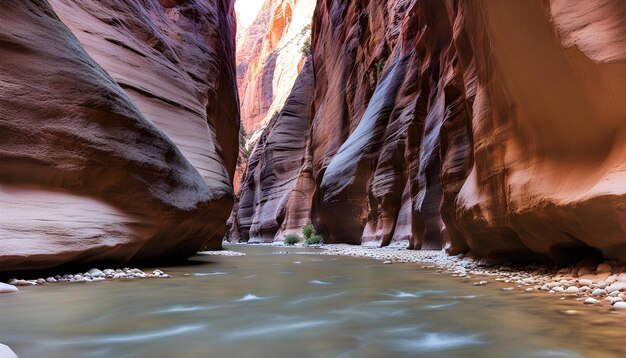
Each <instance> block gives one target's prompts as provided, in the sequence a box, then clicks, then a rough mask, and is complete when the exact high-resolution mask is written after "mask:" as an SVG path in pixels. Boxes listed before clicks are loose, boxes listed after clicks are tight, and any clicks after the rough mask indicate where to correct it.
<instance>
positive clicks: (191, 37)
mask: <svg viewBox="0 0 626 358" xmlns="http://www.w3.org/2000/svg"><path fill="white" fill-rule="evenodd" d="M0 17H1V19H2V21H0V73H2V75H0V76H1V78H0V208H1V212H0V271H7V270H20V269H36V268H46V267H53V266H58V265H61V264H67V263H88V262H95V261H99V262H102V261H106V262H113V263H117V264H120V263H125V262H128V261H131V260H164V259H176V258H186V257H188V256H190V255H192V254H194V253H195V252H196V251H197V250H198V249H200V248H201V247H202V246H208V247H221V241H222V237H223V234H224V231H225V222H226V219H227V217H228V215H229V212H230V208H231V206H232V203H233V188H232V180H233V176H234V171H235V164H236V160H237V148H238V130H239V111H238V94H237V88H236V74H235V30H236V28H235V26H236V25H235V17H234V10H233V3H232V1H231V0H210V1H200V0H182V1H181V0H177V1H174V0H161V1H158V0H141V1H131V0H98V1H95V0H94V1H91V0H81V1H74V0H50V1H49V2H47V1H45V0H27V1H19V2H15V3H12V4H11V6H6V7H5V9H4V10H3V13H2V15H0Z"/></svg>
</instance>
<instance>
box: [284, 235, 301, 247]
mask: <svg viewBox="0 0 626 358" xmlns="http://www.w3.org/2000/svg"><path fill="white" fill-rule="evenodd" d="M298 242H300V236H298V235H294V234H289V235H287V236H285V245H295V244H297V243H298Z"/></svg>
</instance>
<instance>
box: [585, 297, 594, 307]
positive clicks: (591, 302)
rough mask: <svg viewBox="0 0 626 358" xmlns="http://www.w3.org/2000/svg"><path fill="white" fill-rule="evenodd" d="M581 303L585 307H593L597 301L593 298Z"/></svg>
mask: <svg viewBox="0 0 626 358" xmlns="http://www.w3.org/2000/svg"><path fill="white" fill-rule="evenodd" d="M583 303H584V304H586V305H595V304H596V303H598V300H596V299H595V298H591V297H589V298H587V299H586V300H584V301H583Z"/></svg>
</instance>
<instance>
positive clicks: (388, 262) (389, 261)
mask: <svg viewBox="0 0 626 358" xmlns="http://www.w3.org/2000/svg"><path fill="white" fill-rule="evenodd" d="M383 263H384V264H391V263H392V262H391V260H385V261H383Z"/></svg>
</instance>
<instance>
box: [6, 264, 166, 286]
mask: <svg viewBox="0 0 626 358" xmlns="http://www.w3.org/2000/svg"><path fill="white" fill-rule="evenodd" d="M147 277H159V278H167V277H171V276H170V275H168V274H166V273H165V272H163V271H161V270H159V269H155V270H153V271H152V273H146V272H143V271H141V270H140V269H137V268H133V269H130V268H127V267H126V268H124V269H117V270H113V269H105V270H100V269H97V268H93V269H91V270H89V271H87V272H85V273H77V274H65V275H63V276H60V275H56V276H54V277H52V276H50V277H48V278H45V279H44V278H38V279H36V280H19V279H16V278H12V279H10V280H9V281H8V284H4V283H0V285H6V286H10V287H15V286H39V285H45V284H48V283H55V282H71V283H80V282H98V281H105V280H107V279H124V278H147ZM11 292H13V291H11Z"/></svg>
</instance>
